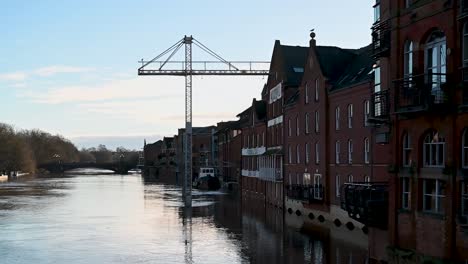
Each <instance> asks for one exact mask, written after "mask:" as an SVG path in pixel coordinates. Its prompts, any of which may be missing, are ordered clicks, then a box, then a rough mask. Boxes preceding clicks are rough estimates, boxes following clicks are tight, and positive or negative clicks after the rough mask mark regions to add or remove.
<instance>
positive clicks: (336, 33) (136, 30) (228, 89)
mask: <svg viewBox="0 0 468 264" xmlns="http://www.w3.org/2000/svg"><path fill="white" fill-rule="evenodd" d="M373 2H374V1H372V0H365V1H362V0H327V1H323V0H288V1H285V0H283V1H279V0H269V1H267V0H258V1H257V0H249V1H247V0H238V1H219V0H218V1H214V0H209V1H208V0H199V1H182V0H180V1H177V0H173V1H170V0H165V1H162V0H152V1H145V0H140V1H130V0H128V1H117V0H109V1H107V0H106V1H104V0H102V1H96V0H92V1H91V0H80V1H59V0H55V1H53V0H41V1H35V0H29V1H26V0H17V1H3V2H2V7H1V8H0V33H1V41H0V92H1V94H2V97H1V99H2V100H1V102H2V103H1V106H0V107H1V111H0V122H6V123H10V124H13V125H15V126H16V127H18V128H40V129H43V130H46V131H50V132H52V133H60V134H63V135H64V136H66V137H72V138H73V137H77V136H93V137H94V136H133V137H132V138H134V136H142V137H143V136H145V135H171V134H174V133H176V131H177V127H181V126H183V124H184V122H183V113H184V103H183V89H184V84H183V79H181V78H177V77H165V78H158V77H138V76H137V68H138V66H139V65H138V64H137V61H138V60H139V59H141V58H146V59H149V58H151V57H153V56H155V55H157V54H158V53H160V52H162V51H163V50H165V49H166V48H168V47H169V46H170V45H172V44H173V43H175V42H176V41H177V40H179V39H181V38H182V37H183V35H185V34H191V35H193V36H194V37H195V38H197V39H198V40H199V41H201V42H202V43H204V44H205V45H207V46H208V47H210V48H211V49H213V50H214V51H216V52H217V53H219V54H220V55H221V56H223V57H224V58H225V59H228V60H269V59H270V58H271V52H272V48H273V44H274V40H275V39H279V40H281V43H284V44H289V45H301V46H305V45H308V40H309V36H308V35H309V30H310V29H312V28H315V31H316V34H317V38H316V39H317V44H318V45H334V46H340V47H346V48H358V47H362V46H365V45H367V44H369V43H370V26H371V23H372V16H373V12H372V3H373ZM195 52H198V50H195ZM195 56H197V55H195ZM264 82H265V80H264V79H262V78H245V77H244V78H239V77H237V78H232V77H231V78H219V77H203V78H200V77H197V78H195V79H194V110H193V112H194V125H196V126H201V125H209V124H213V123H215V122H216V121H221V120H228V119H234V118H235V115H236V114H237V113H238V112H240V111H242V110H243V109H244V108H245V107H247V106H248V105H249V104H250V103H251V99H252V97H258V96H259V94H260V91H261V88H262V84H263V83H264Z"/></svg>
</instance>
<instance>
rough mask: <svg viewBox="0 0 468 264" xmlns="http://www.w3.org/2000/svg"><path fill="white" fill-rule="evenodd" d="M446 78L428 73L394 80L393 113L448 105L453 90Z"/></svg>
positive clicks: (438, 74) (444, 75)
mask: <svg viewBox="0 0 468 264" xmlns="http://www.w3.org/2000/svg"><path fill="white" fill-rule="evenodd" d="M447 77H448V76H447V74H442V73H430V74H421V75H413V76H411V77H406V78H403V79H400V80H395V81H394V83H395V91H396V94H395V111H396V112H397V113H408V112H418V111H428V110H433V109H435V107H436V106H437V105H445V104H447V103H449V102H450V100H451V99H452V93H453V89H451V88H450V84H449V82H448V79H447Z"/></svg>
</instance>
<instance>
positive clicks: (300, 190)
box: [286, 184, 325, 203]
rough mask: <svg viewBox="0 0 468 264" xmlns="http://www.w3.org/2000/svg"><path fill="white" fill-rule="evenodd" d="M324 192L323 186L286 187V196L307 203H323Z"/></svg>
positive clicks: (293, 185)
mask: <svg viewBox="0 0 468 264" xmlns="http://www.w3.org/2000/svg"><path fill="white" fill-rule="evenodd" d="M324 192H325V188H324V187H323V185H302V184H291V185H287V186H286V196H288V197H289V198H291V199H295V200H302V201H307V202H309V203H313V202H321V201H323V197H324Z"/></svg>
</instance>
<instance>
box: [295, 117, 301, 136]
mask: <svg viewBox="0 0 468 264" xmlns="http://www.w3.org/2000/svg"><path fill="white" fill-rule="evenodd" d="M300 132H301V130H300V128H299V116H296V136H299V134H300Z"/></svg>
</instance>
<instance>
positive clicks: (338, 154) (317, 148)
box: [288, 138, 468, 164]
mask: <svg viewBox="0 0 468 264" xmlns="http://www.w3.org/2000/svg"><path fill="white" fill-rule="evenodd" d="M304 149H305V159H304V162H305V164H309V162H310V146H309V143H306V144H305V147H304ZM467 151H468V147H467ZM353 152H354V145H353V140H352V139H349V140H348V164H353ZM295 156H296V160H295V163H296V164H300V163H301V151H300V146H299V145H296V155H295ZM293 157H294V155H293V149H292V147H291V145H289V147H288V163H289V164H294V163H293ZM315 163H316V164H319V163H320V146H319V143H318V142H317V143H315ZM335 163H336V164H340V163H341V142H340V141H339V140H337V141H336V142H335ZM364 163H365V164H369V163H370V141H369V139H368V138H364Z"/></svg>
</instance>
